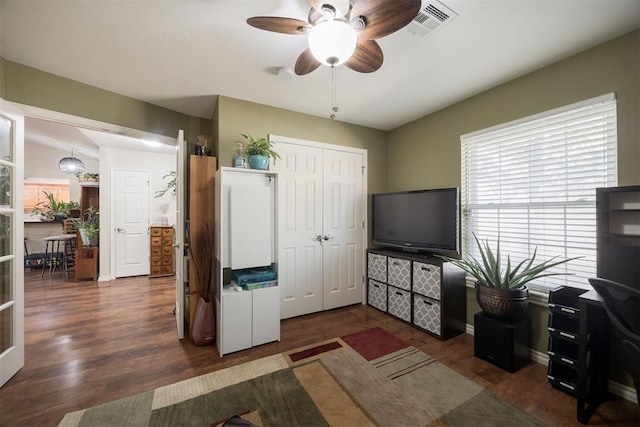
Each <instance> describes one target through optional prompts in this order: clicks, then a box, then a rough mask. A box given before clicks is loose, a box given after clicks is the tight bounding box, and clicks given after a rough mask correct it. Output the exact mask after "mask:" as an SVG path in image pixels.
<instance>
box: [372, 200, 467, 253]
mask: <svg viewBox="0 0 640 427" xmlns="http://www.w3.org/2000/svg"><path fill="white" fill-rule="evenodd" d="M459 217H460V215H459V194H458V189H457V188H441V189H432V190H416V191H402V192H394V193H378V194H373V195H372V222H373V238H372V241H373V244H374V245H376V246H388V247H391V248H400V249H402V250H405V251H412V252H426V253H433V254H441V255H446V256H451V257H460V233H459V229H460V227H459Z"/></svg>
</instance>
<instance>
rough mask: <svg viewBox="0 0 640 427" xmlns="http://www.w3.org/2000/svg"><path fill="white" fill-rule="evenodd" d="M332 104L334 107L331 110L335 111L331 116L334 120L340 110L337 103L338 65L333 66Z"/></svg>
mask: <svg viewBox="0 0 640 427" xmlns="http://www.w3.org/2000/svg"><path fill="white" fill-rule="evenodd" d="M331 105H333V107H332V108H331V111H333V113H331V115H330V116H329V118H330V119H331V120H334V119H335V118H336V113H337V112H338V106H337V105H336V67H335V66H332V67H331Z"/></svg>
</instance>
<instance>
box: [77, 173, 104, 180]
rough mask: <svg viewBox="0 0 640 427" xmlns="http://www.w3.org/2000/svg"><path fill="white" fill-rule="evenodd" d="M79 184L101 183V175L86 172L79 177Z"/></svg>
mask: <svg viewBox="0 0 640 427" xmlns="http://www.w3.org/2000/svg"><path fill="white" fill-rule="evenodd" d="M78 181H79V182H99V181H100V174H99V173H93V172H85V173H81V174H80V175H78Z"/></svg>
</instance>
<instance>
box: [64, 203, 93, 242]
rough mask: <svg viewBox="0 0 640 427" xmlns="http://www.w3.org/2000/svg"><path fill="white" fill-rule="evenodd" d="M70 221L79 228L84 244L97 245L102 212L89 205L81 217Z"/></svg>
mask: <svg viewBox="0 0 640 427" xmlns="http://www.w3.org/2000/svg"><path fill="white" fill-rule="evenodd" d="M69 221H70V222H71V223H72V224H73V225H74V226H75V227H76V228H77V229H78V232H79V233H80V238H81V239H82V244H83V245H84V246H97V241H96V238H97V237H98V233H99V232H100V212H98V211H96V209H95V208H94V207H93V206H89V207H88V208H87V209H85V210H84V212H83V215H82V216H81V217H80V218H72V219H71V220H69Z"/></svg>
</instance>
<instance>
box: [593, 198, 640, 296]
mask: <svg viewBox="0 0 640 427" xmlns="http://www.w3.org/2000/svg"><path fill="white" fill-rule="evenodd" d="M596 221H597V222H596V224H597V274H598V277H601V278H604V279H609V280H613V281H616V282H620V283H623V284H625V285H628V286H631V287H634V288H636V289H640V185H635V186H626V187H606V188H596Z"/></svg>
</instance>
